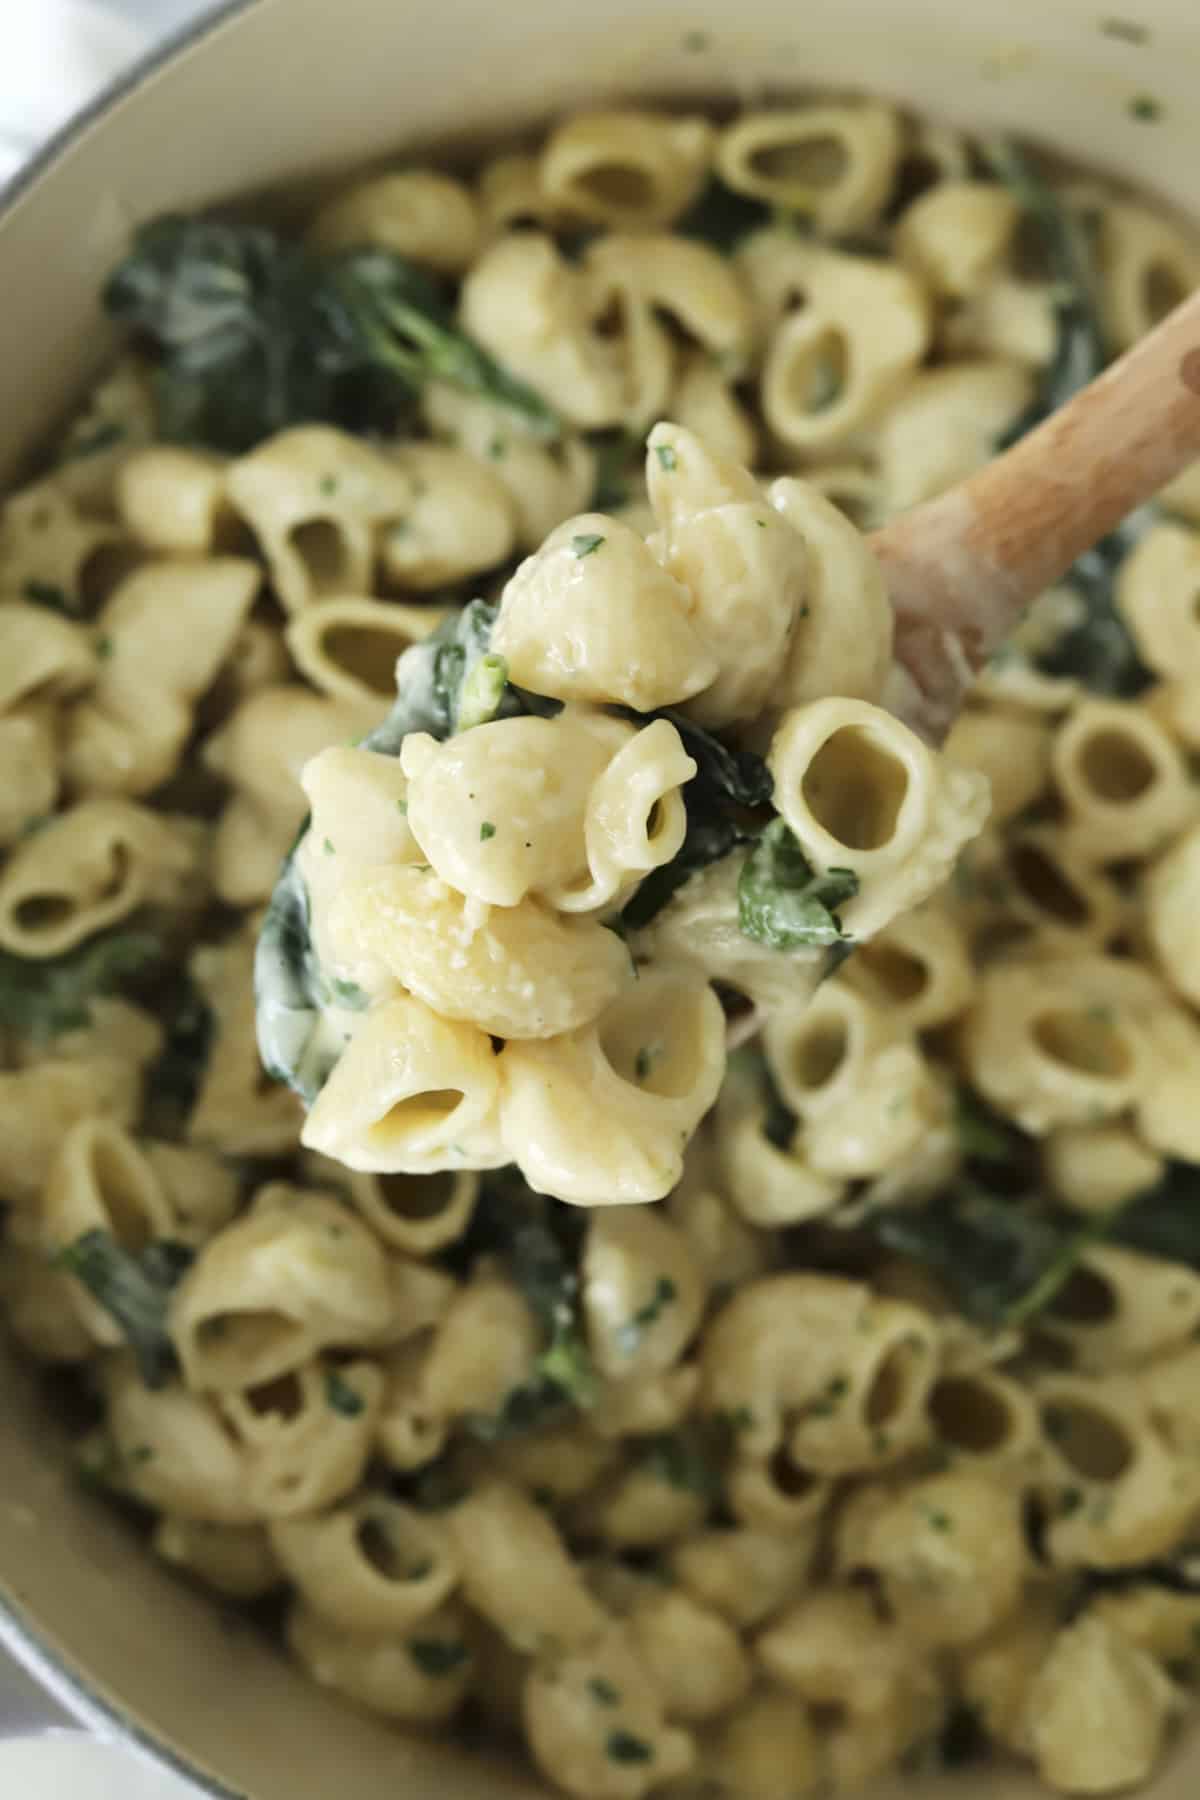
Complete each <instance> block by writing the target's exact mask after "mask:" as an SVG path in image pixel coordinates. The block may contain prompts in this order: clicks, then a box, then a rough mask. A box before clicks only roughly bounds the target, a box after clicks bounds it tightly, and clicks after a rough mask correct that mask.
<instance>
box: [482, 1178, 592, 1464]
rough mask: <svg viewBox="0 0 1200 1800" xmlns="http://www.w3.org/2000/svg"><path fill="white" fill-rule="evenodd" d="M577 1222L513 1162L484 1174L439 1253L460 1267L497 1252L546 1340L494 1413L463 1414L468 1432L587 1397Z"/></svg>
mask: <svg viewBox="0 0 1200 1800" xmlns="http://www.w3.org/2000/svg"><path fill="white" fill-rule="evenodd" d="M583 1228H584V1221H582V1220H581V1219H580V1218H579V1217H578V1216H577V1211H576V1209H574V1208H572V1207H569V1206H566V1205H564V1204H563V1203H562V1202H561V1201H557V1200H551V1199H549V1198H547V1197H546V1196H545V1195H543V1194H536V1193H534V1191H533V1189H532V1188H531V1187H529V1186H528V1184H527V1183H526V1182H525V1181H523V1180H522V1178H521V1176H520V1175H519V1174H518V1172H517V1171H516V1170H515V1169H501V1170H498V1171H496V1172H495V1173H494V1174H491V1175H488V1176H485V1178H484V1186H483V1192H482V1194H481V1196H480V1202H479V1205H478V1206H477V1208H476V1211H475V1216H474V1218H473V1219H472V1222H471V1228H470V1230H469V1231H468V1233H467V1234H466V1236H465V1238H464V1239H463V1240H462V1242H461V1243H460V1244H458V1245H456V1246H455V1249H454V1253H453V1254H452V1255H451V1256H450V1257H448V1258H447V1260H448V1262H449V1263H450V1264H451V1266H453V1267H455V1268H456V1269H457V1270H458V1271H459V1272H460V1273H464V1274H465V1273H466V1272H467V1271H468V1270H469V1269H470V1267H471V1266H472V1265H473V1264H474V1262H475V1261H476V1260H477V1258H478V1257H480V1256H494V1257H496V1258H498V1259H499V1260H500V1261H501V1262H502V1263H503V1264H504V1266H505V1268H506V1269H507V1271H508V1274H509V1276H510V1278H511V1280H512V1281H513V1283H514V1285H515V1286H516V1287H517V1288H518V1289H519V1290H520V1292H521V1294H522V1295H523V1296H524V1298H525V1300H526V1302H527V1303H528V1305H529V1307H530V1310H531V1311H532V1312H533V1313H534V1314H535V1315H536V1317H537V1319H538V1320H539V1322H540V1324H541V1325H542V1327H543V1330H544V1332H545V1334H546V1345H545V1348H544V1350H543V1351H542V1353H541V1355H540V1356H539V1358H538V1361H537V1366H536V1369H535V1370H534V1373H533V1375H532V1377H531V1379H530V1380H529V1381H527V1382H525V1383H523V1384H522V1386H520V1387H518V1388H514V1389H513V1391H512V1392H511V1393H510V1394H509V1395H508V1396H507V1398H506V1400H505V1403H504V1406H503V1407H502V1408H501V1410H500V1412H499V1413H498V1414H496V1415H495V1416H492V1417H478V1416H477V1417H474V1418H472V1419H471V1420H470V1421H469V1428H470V1430H471V1432H472V1434H473V1435H474V1436H475V1437H478V1438H482V1439H484V1440H485V1441H488V1442H491V1441H495V1440H496V1439H498V1438H504V1437H511V1436H513V1435H514V1434H517V1433H521V1432H525V1431H529V1430H532V1429H534V1428H536V1427H538V1426H541V1425H545V1424H549V1423H552V1422H553V1421H554V1420H555V1419H556V1418H560V1417H564V1416H566V1415H567V1414H568V1412H569V1410H570V1408H572V1407H575V1408H581V1409H586V1408H587V1407H589V1406H591V1405H593V1404H594V1402H595V1399H596V1394H597V1390H598V1380H597V1376H596V1371H595V1369H594V1367H593V1365H592V1359H591V1353H590V1351H589V1350H588V1346H587V1336H586V1331H585V1327H584V1321H583V1311H582V1306H581V1303H580V1292H579V1256H580V1252H581V1249H582V1243H583Z"/></svg>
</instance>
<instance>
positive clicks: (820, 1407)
mask: <svg viewBox="0 0 1200 1800" xmlns="http://www.w3.org/2000/svg"><path fill="white" fill-rule="evenodd" d="M849 1392H850V1381H849V1378H848V1376H845V1375H835V1376H833V1378H832V1379H831V1380H830V1381H829V1382H828V1383H827V1384H826V1386H825V1389H824V1391H823V1392H822V1393H820V1394H818V1396H817V1398H816V1399H815V1400H814V1401H813V1403H812V1405H811V1406H810V1407H809V1409H808V1416H809V1418H810V1419H829V1418H832V1417H833V1415H834V1413H835V1412H836V1411H837V1409H838V1407H839V1406H840V1405H841V1403H842V1401H843V1400H844V1399H845V1398H846V1395H847V1394H848V1393H849Z"/></svg>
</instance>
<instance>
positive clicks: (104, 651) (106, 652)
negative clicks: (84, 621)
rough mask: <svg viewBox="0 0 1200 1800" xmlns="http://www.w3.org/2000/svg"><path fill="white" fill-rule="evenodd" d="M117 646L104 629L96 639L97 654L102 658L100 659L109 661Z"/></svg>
mask: <svg viewBox="0 0 1200 1800" xmlns="http://www.w3.org/2000/svg"><path fill="white" fill-rule="evenodd" d="M115 648H116V646H115V645H114V643H113V641H112V639H111V638H110V637H109V635H108V633H107V631H102V632H101V633H100V636H99V637H98V638H97V639H96V655H97V656H98V657H99V658H100V661H101V662H107V661H108V660H109V658H110V657H111V656H112V654H113V651H114V649H115Z"/></svg>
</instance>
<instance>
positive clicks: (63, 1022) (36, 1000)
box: [0, 931, 163, 1042]
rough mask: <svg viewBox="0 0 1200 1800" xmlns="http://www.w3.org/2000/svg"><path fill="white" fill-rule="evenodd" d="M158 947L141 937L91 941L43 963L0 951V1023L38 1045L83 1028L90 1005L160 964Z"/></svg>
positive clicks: (130, 934)
mask: <svg viewBox="0 0 1200 1800" xmlns="http://www.w3.org/2000/svg"><path fill="white" fill-rule="evenodd" d="M162 954H163V950H162V945H161V944H160V943H159V941H158V939H157V938H156V937H154V936H152V935H151V934H150V933H149V932H145V931H116V932H110V933H109V934H108V935H107V936H106V937H95V938H92V939H91V940H90V942H88V943H86V944H83V945H81V946H80V948H79V949H78V950H71V951H68V952H67V954H66V955H64V956H54V957H48V958H46V959H44V960H39V961H33V960H31V959H28V958H25V957H21V956H14V955H12V953H11V952H9V951H7V950H0V1020H3V1022H4V1024H5V1025H6V1026H7V1027H8V1029H9V1030H10V1031H14V1032H16V1033H17V1034H18V1035H19V1036H21V1037H28V1038H31V1039H33V1040H34V1041H35V1042H37V1041H45V1040H46V1039H47V1038H52V1037H57V1036H58V1034H59V1033H60V1032H64V1031H76V1030H78V1029H80V1028H81V1027H82V1026H84V1025H86V1024H87V1022H88V1019H89V1016H90V1011H91V1003H92V1001H93V1000H95V999H97V998H99V996H100V995H102V994H112V993H116V992H117V991H118V990H119V989H120V988H121V987H122V985H123V984H124V983H125V982H126V981H128V980H130V979H131V978H132V977H133V976H135V975H140V974H142V973H143V972H144V971H145V970H147V969H149V968H150V967H152V966H153V965H154V964H156V963H158V962H159V961H161V959H162Z"/></svg>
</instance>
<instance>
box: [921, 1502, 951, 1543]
mask: <svg viewBox="0 0 1200 1800" xmlns="http://www.w3.org/2000/svg"><path fill="white" fill-rule="evenodd" d="M921 1511H922V1513H923V1514H924V1515H925V1522H926V1524H927V1525H928V1526H929V1528H930V1530H931V1531H937V1532H940V1533H941V1534H942V1536H943V1537H944V1536H946V1534H947V1533H949V1532H951V1531H953V1530H954V1520H953V1519H952V1518H951V1517H950V1514H949V1513H948V1512H943V1511H942V1509H941V1507H940V1506H922V1507H921Z"/></svg>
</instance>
